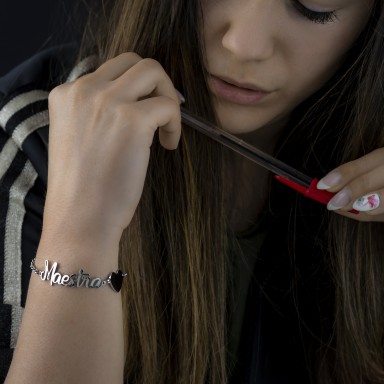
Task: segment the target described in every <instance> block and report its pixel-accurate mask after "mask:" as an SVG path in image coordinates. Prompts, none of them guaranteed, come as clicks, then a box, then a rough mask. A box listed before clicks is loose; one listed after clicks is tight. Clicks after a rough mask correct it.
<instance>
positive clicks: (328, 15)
mask: <svg viewBox="0 0 384 384" xmlns="http://www.w3.org/2000/svg"><path fill="white" fill-rule="evenodd" d="M293 6H294V7H295V8H296V10H297V11H298V12H300V13H301V14H302V15H303V16H304V17H305V18H307V19H308V20H310V21H313V22H314V23H316V24H326V23H332V22H334V21H336V20H337V16H336V13H335V11H327V12H316V11H312V10H311V9H309V8H307V7H305V6H304V5H303V4H302V3H300V1H298V0H293Z"/></svg>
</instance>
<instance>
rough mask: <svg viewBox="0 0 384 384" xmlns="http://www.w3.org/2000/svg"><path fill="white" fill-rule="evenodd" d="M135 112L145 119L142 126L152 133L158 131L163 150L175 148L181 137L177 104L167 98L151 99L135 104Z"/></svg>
mask: <svg viewBox="0 0 384 384" xmlns="http://www.w3.org/2000/svg"><path fill="white" fill-rule="evenodd" d="M135 110H136V113H138V114H140V116H142V117H143V118H144V119H145V122H144V124H145V125H147V126H149V127H150V128H152V133H154V131H156V129H159V140H160V144H161V145H162V146H163V147H164V148H165V149H169V150H173V149H176V148H177V146H178V143H179V140H180V136H181V115H180V107H179V103H178V102H175V101H174V100H173V99H170V98H169V97H167V96H158V97H151V98H149V99H144V100H141V101H139V102H137V103H135ZM138 129H140V128H139V127H138Z"/></svg>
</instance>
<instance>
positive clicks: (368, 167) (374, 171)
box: [317, 148, 384, 221]
mask: <svg viewBox="0 0 384 384" xmlns="http://www.w3.org/2000/svg"><path fill="white" fill-rule="evenodd" d="M317 188H318V189H325V190H327V191H329V192H333V193H336V195H335V196H334V197H333V198H332V199H331V200H330V202H329V203H328V206H327V207H328V209H329V210H332V211H336V212H337V213H339V214H341V215H343V216H347V217H350V218H352V219H355V220H359V221H384V148H379V149H376V150H375V151H373V152H371V153H369V154H368V155H365V156H363V157H361V158H359V159H357V160H354V161H350V162H349V163H345V164H343V165H341V166H340V167H338V168H336V169H334V170H333V171H331V172H330V173H328V174H327V175H326V176H325V177H323V178H322V179H321V180H320V181H319V183H318V184H317ZM351 209H356V210H358V211H360V213H359V214H357V215H356V214H353V213H350V212H348V211H349V210H351Z"/></svg>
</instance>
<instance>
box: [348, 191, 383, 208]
mask: <svg viewBox="0 0 384 384" xmlns="http://www.w3.org/2000/svg"><path fill="white" fill-rule="evenodd" d="M379 205H380V196H379V195H378V194H377V193H370V194H368V195H364V196H362V197H359V198H358V199H357V200H356V201H355V202H354V203H353V209H356V210H357V211H361V212H368V211H373V210H374V209H376V208H378V207H379Z"/></svg>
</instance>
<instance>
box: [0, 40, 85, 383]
mask: <svg viewBox="0 0 384 384" xmlns="http://www.w3.org/2000/svg"><path fill="white" fill-rule="evenodd" d="M74 51H75V50H74V47H72V46H63V47H57V48H52V49H49V50H47V51H44V52H42V53H40V54H38V55H36V56H34V57H33V58H31V59H30V60H28V61H27V62H25V63H23V64H21V65H20V66H18V67H17V68H15V69H14V70H13V71H11V72H10V73H9V74H8V75H6V76H4V77H2V78H0V382H3V381H4V379H5V376H6V374H7V371H8V368H9V365H10V363H11V359H12V355H13V349H14V347H15V345H16V342H17V336H18V332H19V326H20V322H21V318H22V315H23V308H24V305H25V301H26V296H27V288H28V284H29V278H30V276H31V270H30V262H31V260H32V259H33V258H34V256H35V253H36V250H37V247H38V243H39V240H40V235H41V228H42V217H43V209H44V201H45V194H46V186H47V170H48V150H47V149H48V124H49V116H48V94H49V92H50V90H51V89H52V88H54V87H55V86H56V85H58V84H60V83H62V82H64V81H72V80H74V79H76V78H77V77H79V76H81V75H82V74H84V73H85V72H86V71H87V70H88V68H89V60H90V59H86V60H84V61H82V62H80V63H79V64H78V65H76V66H72V63H73V62H74Z"/></svg>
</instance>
